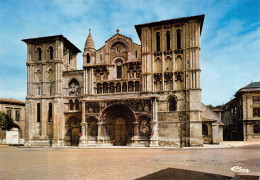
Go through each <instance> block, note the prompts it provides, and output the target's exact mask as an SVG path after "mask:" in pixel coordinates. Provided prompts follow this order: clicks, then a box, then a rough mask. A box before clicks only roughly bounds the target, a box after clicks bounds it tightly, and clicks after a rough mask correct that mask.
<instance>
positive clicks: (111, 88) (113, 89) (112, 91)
mask: <svg viewBox="0 0 260 180" xmlns="http://www.w3.org/2000/svg"><path fill="white" fill-rule="evenodd" d="M109 86H110V89H109V92H110V93H115V86H114V83H113V82H111V83H110V84H109Z"/></svg>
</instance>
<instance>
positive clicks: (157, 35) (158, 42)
mask: <svg viewBox="0 0 260 180" xmlns="http://www.w3.org/2000/svg"><path fill="white" fill-rule="evenodd" d="M156 51H160V33H159V32H157V33H156Z"/></svg>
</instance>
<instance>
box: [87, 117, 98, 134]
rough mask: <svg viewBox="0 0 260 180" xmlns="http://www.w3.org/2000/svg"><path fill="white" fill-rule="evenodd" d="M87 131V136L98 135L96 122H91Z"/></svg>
mask: <svg viewBox="0 0 260 180" xmlns="http://www.w3.org/2000/svg"><path fill="white" fill-rule="evenodd" d="M88 129H89V135H90V136H92V137H93V136H94V137H95V136H97V135H98V126H97V122H96V121H95V120H92V121H91V122H90V123H89V126H88Z"/></svg>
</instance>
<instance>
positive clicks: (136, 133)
mask: <svg viewBox="0 0 260 180" xmlns="http://www.w3.org/2000/svg"><path fill="white" fill-rule="evenodd" d="M133 124H134V138H133V141H134V142H133V144H132V146H138V145H139V143H138V139H139V123H138V122H137V121H136V122H133Z"/></svg>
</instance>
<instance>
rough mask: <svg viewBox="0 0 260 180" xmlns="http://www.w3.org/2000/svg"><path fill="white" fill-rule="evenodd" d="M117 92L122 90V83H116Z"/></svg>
mask: <svg viewBox="0 0 260 180" xmlns="http://www.w3.org/2000/svg"><path fill="white" fill-rule="evenodd" d="M116 92H121V84H120V83H117V84H116Z"/></svg>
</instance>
